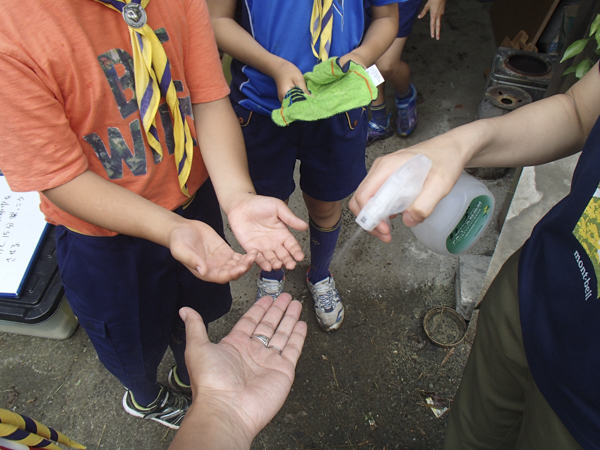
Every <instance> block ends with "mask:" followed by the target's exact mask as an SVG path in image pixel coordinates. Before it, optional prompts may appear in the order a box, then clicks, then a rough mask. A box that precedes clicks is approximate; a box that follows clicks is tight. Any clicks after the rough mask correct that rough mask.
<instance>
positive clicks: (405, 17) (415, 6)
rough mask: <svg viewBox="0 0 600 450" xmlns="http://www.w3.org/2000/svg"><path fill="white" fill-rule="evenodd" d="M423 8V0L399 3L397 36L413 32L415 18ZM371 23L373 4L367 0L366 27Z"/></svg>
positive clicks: (406, 0)
mask: <svg viewBox="0 0 600 450" xmlns="http://www.w3.org/2000/svg"><path fill="white" fill-rule="evenodd" d="M420 8H421V0H404V1H400V2H399V3H398V16H399V23H398V34H397V35H396V37H397V38H405V37H408V36H410V34H411V33H412V27H413V24H414V23H415V19H416V18H417V16H418V15H419V9H420ZM370 24H371V6H370V3H369V2H368V0H367V1H365V27H368V26H369V25H370Z"/></svg>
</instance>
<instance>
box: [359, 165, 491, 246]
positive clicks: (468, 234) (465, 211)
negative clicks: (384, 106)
mask: <svg viewBox="0 0 600 450" xmlns="http://www.w3.org/2000/svg"><path fill="white" fill-rule="evenodd" d="M430 168H431V161H430V160H429V159H428V158H426V157H425V156H423V155H416V156H414V157H413V158H411V159H410V160H408V161H407V162H406V163H405V164H403V165H402V166H400V167H399V168H398V169H397V170H396V171H395V172H394V173H392V175H390V177H389V178H388V179H387V180H386V181H385V182H384V183H383V185H382V186H381V188H380V189H379V190H378V191H377V192H376V193H375V195H374V196H373V197H372V198H371V199H370V200H369V201H368V202H367V204H366V205H365V206H364V208H363V209H362V210H361V212H360V213H359V215H358V217H357V218H356V222H357V223H358V224H359V225H360V226H361V227H363V228H364V229H365V230H367V231H372V230H373V229H374V228H375V227H376V226H377V224H378V223H379V222H381V221H382V220H383V221H386V222H388V223H389V217H390V216H391V215H394V214H398V213H402V212H403V211H404V210H405V209H406V208H408V207H409V206H410V205H411V203H412V202H413V201H414V200H415V199H416V198H417V196H418V195H419V193H420V192H421V190H422V189H423V183H424V182H425V178H426V177H427V174H428V173H429V169H430ZM494 205H495V199H494V196H493V195H492V193H491V192H490V191H489V189H488V188H487V187H486V186H485V184H483V183H482V182H481V181H479V180H477V179H476V178H474V177H472V176H470V175H467V174H464V173H463V174H462V175H461V176H460V178H459V179H458V181H457V182H456V184H455V185H454V187H453V188H452V190H451V191H450V193H449V194H448V195H446V197H444V198H443V199H442V200H441V201H440V202H439V203H438V204H437V206H436V207H435V209H434V210H433V212H432V213H431V215H430V216H429V217H428V218H427V219H425V220H424V221H423V223H420V224H419V225H416V226H414V227H412V228H411V229H412V231H413V233H414V234H415V236H416V237H417V239H418V240H419V241H420V242H421V243H422V244H423V245H424V246H425V247H427V248H428V249H430V250H432V251H434V252H436V253H439V254H441V255H447V256H458V255H459V254H461V253H464V252H465V251H466V250H467V249H469V248H470V247H471V246H472V245H473V244H475V242H477V241H478V240H479V238H480V237H481V236H482V234H483V232H484V231H485V229H486V228H487V226H488V225H489V223H490V220H491V218H492V213H493V212H494Z"/></svg>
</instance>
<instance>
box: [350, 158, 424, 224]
mask: <svg viewBox="0 0 600 450" xmlns="http://www.w3.org/2000/svg"><path fill="white" fill-rule="evenodd" d="M431 165H432V162H431V160H430V159H429V158H427V157H425V156H423V155H416V156H413V157H412V158H411V159H409V160H408V161H406V162H405V163H404V164H402V165H401V166H400V167H398V169H396V171H395V172H394V173H392V174H391V175H390V177H389V178H388V179H387V180H385V182H384V183H383V185H382V186H381V187H380V188H379V190H378V191H377V192H376V193H375V195H374V196H373V197H371V198H370V199H369V201H368V202H367V204H366V205H365V206H364V208H363V209H362V210H361V211H360V213H359V214H358V216H357V217H356V223H358V224H359V225H360V226H361V227H362V228H364V229H365V230H366V231H373V229H374V228H375V227H376V226H377V225H378V224H379V222H381V221H382V220H384V221H388V223H389V217H390V216H392V215H394V214H398V213H401V212H404V210H405V209H406V208H408V207H409V206H410V205H411V203H412V202H414V201H415V199H416V198H417V196H418V195H419V193H420V192H421V190H422V189H423V183H425V178H427V174H428V173H429V169H431Z"/></svg>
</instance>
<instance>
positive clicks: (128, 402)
mask: <svg viewBox="0 0 600 450" xmlns="http://www.w3.org/2000/svg"><path fill="white" fill-rule="evenodd" d="M191 403H192V399H191V398H190V397H188V396H187V395H184V394H180V393H178V392H175V391H172V390H170V389H168V388H166V387H165V386H162V387H161V389H160V394H158V398H157V399H156V400H154V401H153V402H152V403H151V404H150V405H149V406H147V407H144V406H140V405H138V404H137V402H136V401H135V399H134V398H133V394H132V393H131V391H129V390H127V392H125V395H124V396H123V408H125V411H127V412H128V413H129V414H131V415H132V416H135V417H141V418H142V419H150V420H155V421H156V422H158V423H160V424H162V425H165V426H167V427H169V428H173V429H174V430H178V429H179V426H180V425H181V422H182V421H183V418H184V417H185V413H186V412H187V410H188V408H189V407H190V405H191Z"/></svg>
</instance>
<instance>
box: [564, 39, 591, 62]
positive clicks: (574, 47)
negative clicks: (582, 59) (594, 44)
mask: <svg viewBox="0 0 600 450" xmlns="http://www.w3.org/2000/svg"><path fill="white" fill-rule="evenodd" d="M587 41H588V39H579V40H578V41H575V42H573V43H572V44H571V45H569V48H567V49H566V50H565V53H564V55H563V57H562V59H561V60H560V62H563V61H566V60H567V59H569V58H572V57H573V56H577V55H579V54H580V53H581V52H582V51H583V49H584V48H585V44H587Z"/></svg>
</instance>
